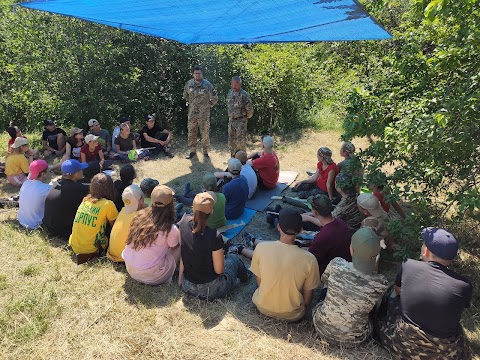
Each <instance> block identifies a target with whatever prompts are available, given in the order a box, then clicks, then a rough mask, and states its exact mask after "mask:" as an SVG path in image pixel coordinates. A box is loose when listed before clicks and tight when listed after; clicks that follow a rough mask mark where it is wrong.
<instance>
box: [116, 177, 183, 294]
mask: <svg viewBox="0 0 480 360" xmlns="http://www.w3.org/2000/svg"><path fill="white" fill-rule="evenodd" d="M173 194H174V193H173V190H172V189H170V188H169V187H168V186H165V185H159V186H157V187H156V188H155V189H153V191H152V205H151V206H148V207H146V208H145V209H143V210H140V211H138V213H137V215H136V216H135V218H134V219H133V220H132V224H131V225H130V232H129V234H128V237H127V242H126V246H125V250H123V252H122V257H123V259H124V260H125V265H126V267H127V271H128V274H129V275H130V276H131V277H132V278H133V279H135V280H137V281H139V282H141V283H144V284H147V285H160V284H165V283H170V282H171V281H172V277H173V273H174V272H175V268H176V267H177V265H178V263H179V261H180V248H181V247H180V231H179V230H178V228H177V226H176V225H175V218H176V217H175V206H174V201H173Z"/></svg>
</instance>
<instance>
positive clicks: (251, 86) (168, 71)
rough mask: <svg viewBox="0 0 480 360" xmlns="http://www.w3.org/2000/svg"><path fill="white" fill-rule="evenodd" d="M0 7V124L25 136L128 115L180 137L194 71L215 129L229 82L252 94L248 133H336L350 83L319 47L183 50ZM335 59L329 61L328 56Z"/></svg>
mask: <svg viewBox="0 0 480 360" xmlns="http://www.w3.org/2000/svg"><path fill="white" fill-rule="evenodd" d="M11 4H13V1H11V0H3V1H2V7H1V8H0V12H1V14H0V15H1V16H0V39H2V40H0V125H1V126H2V127H3V128H5V127H7V126H8V124H9V123H10V122H12V121H14V122H16V123H17V124H19V125H20V126H22V128H23V130H25V131H32V130H37V131H38V129H41V128H42V125H41V124H42V122H43V120H44V119H46V118H53V119H54V120H56V121H57V122H58V123H59V124H60V125H63V126H64V127H65V128H66V130H68V129H69V128H71V127H73V126H79V127H82V128H85V127H86V122H87V121H88V119H90V118H92V117H94V118H97V119H98V120H99V121H100V122H101V123H102V126H103V127H105V128H111V127H112V126H113V125H114V123H115V121H116V119H117V118H118V117H120V116H124V115H129V116H130V117H131V118H132V119H133V122H134V126H136V127H140V126H142V125H143V116H144V115H145V114H147V113H156V114H157V117H158V118H159V119H160V120H161V121H162V122H163V123H164V125H165V126H167V127H168V128H170V129H173V130H176V131H177V132H185V131H186V121H187V112H186V107H185V103H184V101H183V99H182V90H183V86H184V84H185V82H186V81H187V80H188V79H189V78H190V77H191V68H192V66H193V65H194V64H200V65H202V66H203V67H204V75H205V78H207V79H208V80H210V81H211V82H212V84H213V85H214V86H215V88H216V89H217V91H218V93H219V97H220V103H219V105H218V106H216V107H214V109H213V111H212V129H214V130H217V131H218V132H219V133H223V132H224V131H225V130H226V128H227V121H226V120H227V114H226V106H225V98H226V93H227V91H228V89H229V87H230V79H231V77H232V76H233V75H240V76H242V77H243V78H244V79H245V81H244V84H245V89H246V90H247V91H249V92H250V93H251V95H252V98H253V101H254V104H255V115H254V117H253V119H251V121H250V122H249V124H250V125H249V128H250V130H251V131H253V132H261V131H264V130H268V129H270V128H272V129H273V130H274V131H288V130H292V129H297V128H301V127H306V126H315V127H317V128H329V129H331V128H338V127H339V126H340V124H341V119H342V118H343V116H344V115H345V105H346V103H345V101H344V100H343V99H344V96H343V94H344V93H345V91H346V90H347V89H349V88H350V86H351V83H352V82H354V81H355V79H356V77H355V73H354V71H352V70H348V71H345V69H342V68H338V67H337V65H336V63H335V61H334V58H332V57H331V56H330V55H332V54H329V53H328V51H327V50H328V49H329V48H328V47H326V46H324V44H285V45H254V46H186V45H182V44H179V43H176V42H172V41H166V40H162V39H158V38H154V37H148V36H143V35H140V34H135V33H131V32H128V31H123V30H118V29H113V28H109V27H107V26H103V25H98V24H93V23H88V22H84V21H80V20H77V19H73V18H66V17H61V16H56V15H51V14H46V13H42V12H37V11H31V10H26V9H23V8H20V7H17V8H16V11H15V12H14V11H13V8H12V7H10V6H9V5H11ZM333 54H334V53H333Z"/></svg>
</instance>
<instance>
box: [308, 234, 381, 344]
mask: <svg viewBox="0 0 480 360" xmlns="http://www.w3.org/2000/svg"><path fill="white" fill-rule="evenodd" d="M350 252H351V257H352V262H348V261H347V260H345V259H343V258H341V257H336V258H335V259H333V260H332V261H331V262H330V263H329V264H328V266H327V268H326V269H325V272H324V273H323V275H322V283H323V285H324V287H327V289H328V290H327V291H326V297H325V299H324V300H322V301H320V303H319V304H318V305H317V306H316V307H315V308H314V309H313V311H312V314H313V325H314V326H315V330H317V333H318V335H319V336H320V337H321V338H322V339H323V340H326V341H327V342H328V343H330V344H335V345H340V346H346V347H349V346H357V345H360V344H362V343H363V342H365V341H367V340H368V339H369V338H370V336H371V334H372V330H373V324H372V322H371V320H370V318H369V314H370V312H371V311H372V309H373V308H374V306H375V304H376V303H377V302H378V301H379V300H380V299H381V298H382V296H383V294H384V293H385V291H386V290H387V288H388V281H387V279H386V278H385V276H383V275H380V274H377V273H376V270H375V268H376V260H375V259H376V256H377V255H378V254H379V253H380V242H379V239H378V236H377V235H376V234H375V233H374V232H373V230H372V229H367V228H363V229H360V230H357V232H355V234H353V236H352V244H351V246H350Z"/></svg>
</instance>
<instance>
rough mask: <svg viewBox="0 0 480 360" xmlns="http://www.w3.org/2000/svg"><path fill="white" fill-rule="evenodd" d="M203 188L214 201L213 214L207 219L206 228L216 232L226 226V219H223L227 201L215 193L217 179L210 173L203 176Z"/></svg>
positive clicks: (222, 195)
mask: <svg viewBox="0 0 480 360" xmlns="http://www.w3.org/2000/svg"><path fill="white" fill-rule="evenodd" d="M203 187H204V188H205V191H207V192H208V193H209V194H210V195H211V196H212V197H213V198H214V200H215V205H214V207H213V212H212V213H211V214H210V216H209V217H208V222H207V226H208V227H209V228H210V229H214V230H216V229H218V228H220V227H222V226H225V225H227V218H226V217H225V205H226V203H227V199H226V197H225V195H224V194H222V193H221V192H218V191H217V178H216V177H215V176H214V175H213V174H212V173H206V174H205V175H204V176H203Z"/></svg>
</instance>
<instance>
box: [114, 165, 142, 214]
mask: <svg viewBox="0 0 480 360" xmlns="http://www.w3.org/2000/svg"><path fill="white" fill-rule="evenodd" d="M136 177H137V173H136V172H135V168H134V167H133V165H131V164H127V165H125V166H123V167H122V168H121V169H120V179H118V180H116V181H115V183H114V184H113V185H114V186H115V190H116V197H115V206H116V207H117V210H118V211H120V210H122V208H123V200H122V194H123V190H125V189H126V188H127V186H130V185H132V183H133V180H135V178H136Z"/></svg>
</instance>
